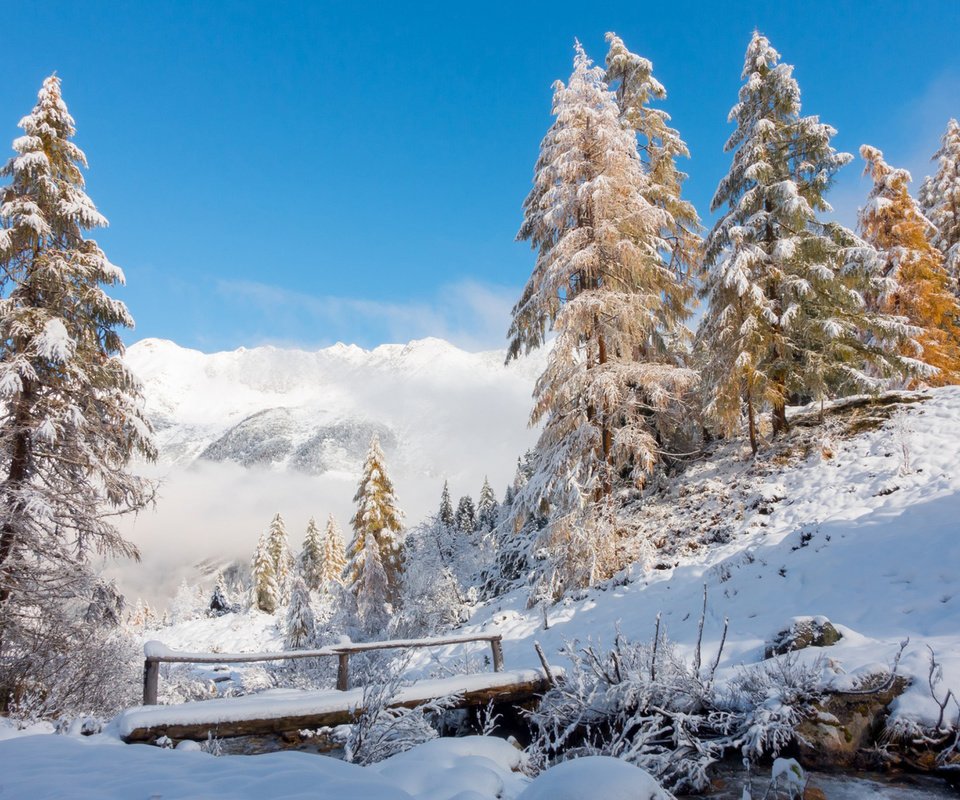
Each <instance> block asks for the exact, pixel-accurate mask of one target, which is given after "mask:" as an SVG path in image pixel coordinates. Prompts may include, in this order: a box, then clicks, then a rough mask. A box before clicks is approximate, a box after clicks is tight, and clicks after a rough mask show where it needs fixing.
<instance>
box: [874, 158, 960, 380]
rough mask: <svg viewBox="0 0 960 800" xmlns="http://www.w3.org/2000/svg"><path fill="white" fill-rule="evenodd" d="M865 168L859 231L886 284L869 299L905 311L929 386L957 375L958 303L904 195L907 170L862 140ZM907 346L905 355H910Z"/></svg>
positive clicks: (924, 221)
mask: <svg viewBox="0 0 960 800" xmlns="http://www.w3.org/2000/svg"><path fill="white" fill-rule="evenodd" d="M860 155H861V156H862V157H863V159H864V161H866V162H867V163H866V168H865V170H864V171H865V173H866V174H868V175H870V177H871V178H872V179H873V190H872V191H871V192H870V198H869V200H868V201H867V204H866V206H865V207H864V208H863V209H862V210H861V211H860V232H861V235H862V236H863V238H864V239H865V240H866V241H867V242H869V243H870V244H871V245H873V247H874V248H876V250H877V259H876V262H875V266H874V268H873V269H874V272H875V274H876V275H877V276H878V277H879V278H881V279H882V280H884V281H885V282H886V284H887V290H886V291H884V292H883V294H882V295H881V296H879V297H876V298H870V299H872V300H874V302H875V303H876V305H877V307H878V308H880V309H881V310H883V311H886V312H887V313H890V314H895V315H897V316H902V317H906V318H907V319H908V320H909V321H910V323H911V324H913V325H915V326H917V327H918V328H920V329H922V333H921V334H920V336H919V337H918V341H919V343H920V346H921V347H922V348H923V352H922V354H921V356H920V358H921V359H922V360H923V361H924V363H926V364H928V365H930V366H933V367H936V369H937V370H938V372H937V374H936V375H931V376H929V377H927V379H926V380H927V382H928V383H930V384H932V385H934V386H944V385H946V384H950V383H957V381H958V379H960V305H958V303H957V296H956V295H955V294H954V293H953V292H952V291H951V290H950V280H949V277H948V275H947V272H946V270H945V269H944V267H943V254H942V253H941V252H940V251H939V250H938V249H937V248H936V247H934V245H933V244H932V243H931V242H930V240H929V239H928V238H927V232H928V229H929V228H930V223H929V221H928V220H927V219H926V218H925V217H924V216H923V214H922V213H921V211H920V208H919V207H918V205H917V203H916V201H915V200H914V199H913V198H912V197H911V196H910V192H909V190H908V184H909V183H910V173H909V172H907V171H906V170H903V169H894V168H893V167H891V166H889V165H888V164H887V163H886V162H885V161H884V160H883V153H881V152H880V151H879V150H877V149H876V148H875V147H870V146H869V145H863V147H861V148H860ZM911 354H912V353H911V352H910V351H908V352H907V355H911Z"/></svg>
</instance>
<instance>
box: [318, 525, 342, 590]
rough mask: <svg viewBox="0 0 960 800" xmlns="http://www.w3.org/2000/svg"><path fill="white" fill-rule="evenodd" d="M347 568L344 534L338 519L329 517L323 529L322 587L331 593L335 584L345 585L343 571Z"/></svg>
mask: <svg viewBox="0 0 960 800" xmlns="http://www.w3.org/2000/svg"><path fill="white" fill-rule="evenodd" d="M346 566H347V555H346V550H345V549H344V546H343V532H342V531H341V530H340V525H339V523H338V522H337V520H336V517H334V516H333V514H331V515H330V516H329V517H327V526H326V527H325V528H324V529H323V568H322V571H321V574H320V579H321V584H320V585H321V587H323V588H324V589H325V590H326V591H330V587H331V585H333V584H336V585H337V586H340V585H342V584H343V571H344V569H346Z"/></svg>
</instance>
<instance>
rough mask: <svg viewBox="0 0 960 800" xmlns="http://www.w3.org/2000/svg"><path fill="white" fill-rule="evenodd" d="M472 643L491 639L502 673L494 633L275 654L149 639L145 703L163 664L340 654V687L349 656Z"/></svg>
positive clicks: (153, 696) (153, 700) (152, 699)
mask: <svg viewBox="0 0 960 800" xmlns="http://www.w3.org/2000/svg"><path fill="white" fill-rule="evenodd" d="M470 642H489V643H490V651H491V657H492V658H491V660H492V663H493V671H494V672H503V644H502V642H503V637H502V636H501V635H500V634H499V633H495V634H469V635H463V636H441V637H437V638H434V639H392V640H388V641H383V642H356V643H355V642H349V643H343V644H335V645H330V646H329V647H322V648H320V649H317V650H286V651H280V652H274V653H188V652H183V651H179V650H172V649H170V648H169V647H167V646H166V645H164V644H163V643H162V642H147V643H146V644H145V645H144V647H143V653H144V661H143V704H144V705H145V706H155V705H157V694H158V690H159V687H160V665H161V664H242V663H248V662H254V661H285V660H292V659H298V658H325V657H333V656H336V657H337V661H338V663H337V689H338V690H340V691H346V690H347V689H348V688H349V684H350V656H351V655H353V654H354V653H366V652H368V651H370V650H393V649H402V650H406V649H412V648H422V647H445V646H448V645H454V644H468V643H470Z"/></svg>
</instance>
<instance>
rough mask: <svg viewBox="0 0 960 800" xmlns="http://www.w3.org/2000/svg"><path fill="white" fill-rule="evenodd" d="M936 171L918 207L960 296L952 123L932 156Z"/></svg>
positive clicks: (959, 152)
mask: <svg viewBox="0 0 960 800" xmlns="http://www.w3.org/2000/svg"><path fill="white" fill-rule="evenodd" d="M933 158H934V160H935V161H936V162H937V171H936V173H935V174H934V175H932V176H930V177H928V178H927V179H926V180H925V181H924V182H923V188H922V189H921V191H920V204H921V207H922V208H923V213H924V215H925V216H926V217H927V219H928V220H930V222H931V223H932V224H933V229H932V230H931V236H932V240H933V243H934V245H936V247H937V248H938V249H939V250H940V252H941V253H943V259H944V265H943V266H944V269H945V270H946V271H947V275H948V276H949V278H950V282H951V286H950V288H951V289H952V290H953V292H954V294H956V295H957V296H960V123H958V122H957V121H956V120H955V119H951V120H950V122H949V123H947V130H946V132H945V133H944V134H943V138H942V139H941V140H940V149H939V150H937V152H936V153H934V155H933Z"/></svg>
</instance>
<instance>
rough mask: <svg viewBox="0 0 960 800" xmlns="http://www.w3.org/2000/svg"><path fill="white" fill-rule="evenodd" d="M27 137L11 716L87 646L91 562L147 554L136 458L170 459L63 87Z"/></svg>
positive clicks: (7, 174)
mask: <svg viewBox="0 0 960 800" xmlns="http://www.w3.org/2000/svg"><path fill="white" fill-rule="evenodd" d="M20 127H21V128H22V129H23V131H24V135H23V136H21V137H19V138H18V139H16V140H15V141H14V150H15V151H16V155H15V156H14V157H13V158H11V159H10V161H9V162H7V164H6V165H5V166H4V167H3V168H2V169H0V176H2V177H4V178H6V179H9V183H8V184H7V185H6V186H5V187H4V190H3V193H2V195H3V200H2V203H0V406H2V407H3V409H4V413H3V415H2V417H0V709H2V708H3V707H4V706H5V705H6V703H7V701H8V699H9V696H10V693H11V692H12V693H13V694H14V695H17V694H19V693H21V692H22V691H25V690H27V687H28V686H30V687H38V686H39V685H40V683H41V682H43V681H45V680H46V679H47V675H46V674H45V665H46V664H47V663H49V660H48V659H49V658H55V657H56V655H57V654H63V653H65V652H67V649H68V648H69V647H70V646H72V645H71V641H76V640H77V639H78V638H81V639H82V638H83V636H84V635H83V634H82V633H81V632H79V631H77V630H76V626H77V625H78V624H81V623H80V620H81V619H82V614H79V615H78V614H76V613H74V612H73V611H72V610H71V607H72V606H73V605H74V604H76V603H77V602H80V601H81V598H83V597H84V595H85V593H86V592H87V591H88V590H89V585H90V568H89V566H88V563H87V558H88V556H89V555H90V554H91V553H97V554H102V555H109V556H121V557H137V551H136V548H134V546H133V545H132V544H131V543H130V542H128V541H126V540H124V539H123V538H122V537H121V536H120V534H119V532H118V531H117V528H116V526H115V524H114V523H115V518H116V515H117V514H119V513H124V512H127V511H131V510H134V511H135V510H137V509H141V508H143V507H144V506H145V505H147V504H148V503H149V502H150V500H151V498H152V486H151V484H150V483H149V481H147V480H145V479H143V478H140V477H137V476H134V475H131V474H130V473H129V472H128V469H127V466H128V463H129V461H130V459H131V458H132V457H134V456H139V457H141V458H146V459H153V458H154V457H155V456H156V450H155V447H154V443H153V435H152V430H151V427H150V424H149V422H148V421H147V419H146V417H145V415H144V413H143V408H142V398H141V387H140V384H139V382H138V381H137V380H136V378H134V376H133V375H132V374H131V373H130V372H129V370H128V369H127V367H126V366H125V365H124V363H123V361H122V358H121V357H122V355H123V343H122V341H121V339H120V334H119V332H118V329H122V328H130V327H132V326H133V320H132V318H131V317H130V314H129V313H128V312H127V309H126V307H125V306H124V304H123V303H121V302H119V301H117V300H114V299H113V298H111V297H109V296H108V295H107V293H106V292H105V291H104V288H103V287H105V286H108V287H109V286H116V285H118V284H121V283H123V273H122V272H121V270H120V269H119V268H118V267H116V266H115V265H113V264H111V263H110V261H109V260H108V259H107V257H106V255H105V254H104V252H103V251H102V250H101V249H100V247H99V246H98V245H97V243H96V242H95V241H93V240H92V239H88V238H85V233H86V231H87V230H89V229H91V228H98V227H104V226H106V224H107V220H106V219H105V218H104V217H103V216H102V215H101V214H100V213H99V212H98V211H97V209H96V208H95V206H94V205H93V203H92V202H91V200H90V198H89V197H87V195H86V193H85V192H84V180H83V176H82V174H81V168H82V167H85V166H86V164H87V161H86V157H85V156H84V154H83V152H82V151H81V150H80V148H78V147H77V146H76V145H75V144H74V143H73V141H72V139H73V136H74V133H75V128H74V121H73V118H72V117H71V116H70V113H69V112H68V110H67V106H66V104H65V103H64V101H63V98H62V96H61V93H60V80H59V79H58V78H57V77H55V76H51V77H49V78H47V79H46V80H45V81H44V82H43V87H42V89H41V90H40V93H39V96H38V100H37V104H36V106H35V107H34V109H33V111H32V112H31V113H30V114H28V115H27V116H26V117H24V118H23V119H22V120H21V121H20ZM105 512H109V513H105ZM38 659H39V660H38ZM42 690H43V691H47V690H50V691H52V687H46V688H44V689H42Z"/></svg>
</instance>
